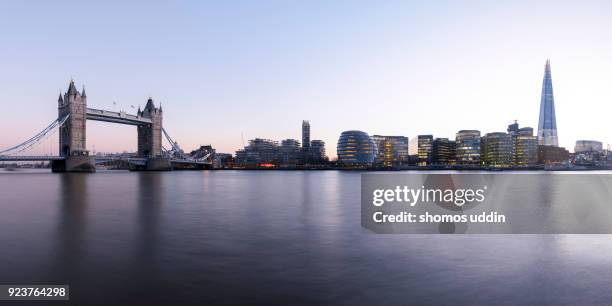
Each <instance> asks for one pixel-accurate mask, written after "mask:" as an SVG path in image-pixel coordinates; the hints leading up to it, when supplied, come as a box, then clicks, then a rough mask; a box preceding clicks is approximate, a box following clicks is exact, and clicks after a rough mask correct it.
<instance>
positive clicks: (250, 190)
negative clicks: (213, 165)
mask: <svg viewBox="0 0 612 306" xmlns="http://www.w3.org/2000/svg"><path fill="white" fill-rule="evenodd" d="M359 186H360V175H359V173H355V172H334V171H319V172H297V171H296V172H292V171H286V172H283V171H264V172H255V171H242V172H233V171H216V172H210V171H209V172H163V173H130V172H99V173H97V174H93V175H88V174H51V173H50V172H48V171H40V172H37V171H16V172H5V171H1V170H0V250H1V251H0V283H17V284H18V283H23V284H30V283H50V284H69V285H70V286H71V304H74V305H92V304H99V305H120V304H125V305H135V304H143V305H158V304H159V305H205V304H207V305H209V304H262V305H271V304H279V303H280V304H304V305H314V304H329V305H361V304H363V305H377V304H383V303H388V304H393V305H402V304H403V305H409V304H438V305H442V304H449V305H457V304H471V305H491V304H495V305H520V304H531V305H585V304H609V303H610V301H611V300H612V290H610V288H612V277H610V275H612V257H610V256H609V254H612V236H609V235H516V236H512V235H463V236H462V235H458V236H445V235H375V234H370V233H368V232H366V231H365V230H363V229H362V228H361V226H360V199H359V188H360V187H359ZM611 205H612V204H611ZM611 222H612V220H611ZM12 304H13V305H17V303H15V302H12ZM33 304H35V305H43V304H45V303H44V302H38V303H33ZM49 304H53V305H55V304H58V305H59V304H66V302H54V303H49ZM19 305H26V303H22V302H20V303H19Z"/></svg>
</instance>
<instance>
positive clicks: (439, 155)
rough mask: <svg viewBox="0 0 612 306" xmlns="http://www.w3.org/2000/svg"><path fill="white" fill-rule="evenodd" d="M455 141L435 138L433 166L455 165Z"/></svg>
mask: <svg viewBox="0 0 612 306" xmlns="http://www.w3.org/2000/svg"><path fill="white" fill-rule="evenodd" d="M455 153H456V152H455V141H452V140H448V138H436V139H435V140H434V142H433V164H434V165H443V166H444V165H453V164H454V163H455Z"/></svg>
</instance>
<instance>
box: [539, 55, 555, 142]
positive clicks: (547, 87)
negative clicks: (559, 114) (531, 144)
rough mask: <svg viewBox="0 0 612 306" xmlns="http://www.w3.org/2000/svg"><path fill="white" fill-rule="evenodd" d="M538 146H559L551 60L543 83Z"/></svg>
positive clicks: (545, 69)
mask: <svg viewBox="0 0 612 306" xmlns="http://www.w3.org/2000/svg"><path fill="white" fill-rule="evenodd" d="M538 144H539V145H544V146H555V147H558V146H559V139H558V138H557V118H556V116H555V98H554V96H553V86H552V77H551V73H550V60H547V61H546V67H545V68H544V81H543V82H542V99H541V101H540V122H539V124H538Z"/></svg>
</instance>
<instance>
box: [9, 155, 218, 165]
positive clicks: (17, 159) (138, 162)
mask: <svg viewBox="0 0 612 306" xmlns="http://www.w3.org/2000/svg"><path fill="white" fill-rule="evenodd" d="M65 159H66V158H65V157H63V156H50V155H39V156H9V155H0V162H22V161H53V160H65ZM94 159H95V160H96V164H100V163H105V162H110V161H119V160H123V161H127V162H128V163H131V164H136V165H144V164H146V162H147V160H148V159H147V158H142V157H115V156H94ZM170 162H171V163H173V164H191V165H211V164H212V163H211V162H210V161H204V160H191V159H170Z"/></svg>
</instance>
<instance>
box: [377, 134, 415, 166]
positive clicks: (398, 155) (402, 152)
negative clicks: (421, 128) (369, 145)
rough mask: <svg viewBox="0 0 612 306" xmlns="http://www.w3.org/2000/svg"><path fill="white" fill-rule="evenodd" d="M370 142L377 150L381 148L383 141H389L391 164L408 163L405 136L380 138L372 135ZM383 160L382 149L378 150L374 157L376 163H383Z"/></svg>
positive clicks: (380, 136)
mask: <svg viewBox="0 0 612 306" xmlns="http://www.w3.org/2000/svg"><path fill="white" fill-rule="evenodd" d="M371 138H372V140H374V142H375V143H376V147H377V148H383V147H384V143H385V141H389V142H390V143H391V145H392V147H393V163H394V164H399V163H407V162H408V155H409V154H408V142H409V141H408V137H405V136H382V135H373V136H372V137H371ZM384 160H385V152H384V150H382V149H379V150H378V153H377V155H376V162H377V163H383V161H384Z"/></svg>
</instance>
